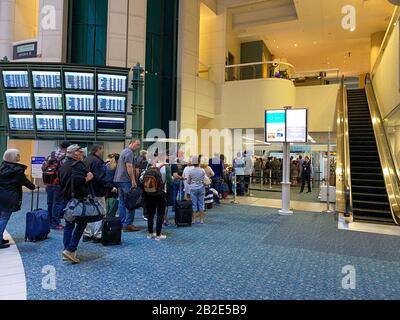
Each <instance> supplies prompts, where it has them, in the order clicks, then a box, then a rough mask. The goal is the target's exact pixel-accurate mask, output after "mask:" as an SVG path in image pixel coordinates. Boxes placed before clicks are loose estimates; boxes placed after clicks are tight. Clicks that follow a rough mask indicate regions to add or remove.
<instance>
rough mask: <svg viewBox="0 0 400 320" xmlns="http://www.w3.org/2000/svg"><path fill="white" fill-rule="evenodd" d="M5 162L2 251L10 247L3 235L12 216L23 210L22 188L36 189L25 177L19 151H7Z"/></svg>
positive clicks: (0, 174)
mask: <svg viewBox="0 0 400 320" xmlns="http://www.w3.org/2000/svg"><path fill="white" fill-rule="evenodd" d="M3 160H4V161H3V162H2V163H1V165H0V249H6V248H9V247H10V245H9V243H8V240H4V238H3V233H4V231H5V229H6V226H7V223H8V221H9V220H10V217H11V214H12V213H13V212H17V211H19V210H21V204H22V186H25V187H27V188H28V189H30V190H35V188H36V187H35V185H34V184H33V183H32V182H30V181H29V180H28V179H27V177H26V175H25V171H26V169H27V167H26V166H24V165H23V164H20V163H19V162H20V161H21V155H20V152H19V150H16V149H9V150H7V151H6V152H5V153H4V156H3Z"/></svg>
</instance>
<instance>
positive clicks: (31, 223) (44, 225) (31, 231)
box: [25, 188, 50, 242]
mask: <svg viewBox="0 0 400 320" xmlns="http://www.w3.org/2000/svg"><path fill="white" fill-rule="evenodd" d="M34 197H35V191H32V200H31V211H30V212H28V213H27V214H26V229H25V241H31V242H37V241H42V240H45V239H47V237H48V235H49V233H50V219H49V213H48V211H47V210H43V209H40V208H39V197H40V188H37V200H36V210H33V202H34Z"/></svg>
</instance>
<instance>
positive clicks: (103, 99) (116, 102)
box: [97, 96, 126, 113]
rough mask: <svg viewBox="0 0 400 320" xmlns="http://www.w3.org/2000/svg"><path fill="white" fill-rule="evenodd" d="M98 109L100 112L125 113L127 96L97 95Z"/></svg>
mask: <svg viewBox="0 0 400 320" xmlns="http://www.w3.org/2000/svg"><path fill="white" fill-rule="evenodd" d="M97 110H98V111H99V112H109V113H125V112H126V98H125V97H108V96H98V97H97Z"/></svg>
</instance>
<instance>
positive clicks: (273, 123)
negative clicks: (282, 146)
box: [265, 110, 286, 143]
mask: <svg viewBox="0 0 400 320" xmlns="http://www.w3.org/2000/svg"><path fill="white" fill-rule="evenodd" d="M265 141H266V142H270V143H272V142H285V141H286V111H285V110H268V111H266V112H265Z"/></svg>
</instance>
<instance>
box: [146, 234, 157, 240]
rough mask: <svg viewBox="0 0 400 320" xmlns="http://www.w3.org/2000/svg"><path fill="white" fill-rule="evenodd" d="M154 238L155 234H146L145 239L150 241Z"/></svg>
mask: <svg viewBox="0 0 400 320" xmlns="http://www.w3.org/2000/svg"><path fill="white" fill-rule="evenodd" d="M155 237H156V234H155V233H148V234H147V239H149V240H152V239H154V238H155Z"/></svg>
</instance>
